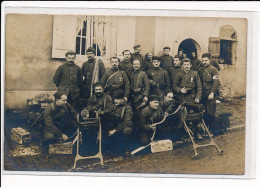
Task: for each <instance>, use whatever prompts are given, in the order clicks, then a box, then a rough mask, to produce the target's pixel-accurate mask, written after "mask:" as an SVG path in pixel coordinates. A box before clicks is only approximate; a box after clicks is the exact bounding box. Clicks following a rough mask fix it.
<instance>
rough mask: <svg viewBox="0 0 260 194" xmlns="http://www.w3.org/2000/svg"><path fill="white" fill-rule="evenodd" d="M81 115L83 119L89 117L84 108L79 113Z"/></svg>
mask: <svg viewBox="0 0 260 194" xmlns="http://www.w3.org/2000/svg"><path fill="white" fill-rule="evenodd" d="M80 115H81V117H82V118H83V120H86V119H87V118H88V117H89V112H88V110H86V109H83V110H82V111H81V113H80Z"/></svg>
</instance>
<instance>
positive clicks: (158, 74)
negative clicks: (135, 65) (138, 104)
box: [147, 56, 170, 95]
mask: <svg viewBox="0 0 260 194" xmlns="http://www.w3.org/2000/svg"><path fill="white" fill-rule="evenodd" d="M160 62H161V58H160V57H156V56H153V68H152V69H150V70H148V72H147V75H148V78H149V79H150V94H156V95H161V94H162V92H163V91H164V90H166V89H167V88H170V79H169V75H168V73H167V71H165V70H164V69H162V68H161V67H160Z"/></svg>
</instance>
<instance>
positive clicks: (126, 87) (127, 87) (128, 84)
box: [122, 72, 130, 98]
mask: <svg viewBox="0 0 260 194" xmlns="http://www.w3.org/2000/svg"><path fill="white" fill-rule="evenodd" d="M122 76H123V79H124V84H125V97H126V98H128V97H129V93H130V82H129V79H128V77H127V75H126V73H125V72H123V75H122Z"/></svg>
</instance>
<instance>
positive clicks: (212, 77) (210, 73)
mask: <svg viewBox="0 0 260 194" xmlns="http://www.w3.org/2000/svg"><path fill="white" fill-rule="evenodd" d="M198 74H199V76H200V80H201V82H202V99H201V103H202V104H203V105H204V106H205V109H206V112H205V114H204V116H205V117H204V118H205V122H206V123H207V124H208V125H209V126H210V129H211V130H212V132H213V133H214V129H212V128H213V125H211V124H212V123H214V118H215V115H216V94H217V91H218V88H219V86H220V81H219V75H218V70H217V69H216V68H215V67H213V66H212V65H211V64H210V53H204V54H203V55H202V66H201V67H200V68H199V70H198Z"/></svg>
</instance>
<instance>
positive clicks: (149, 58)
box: [144, 52, 153, 72]
mask: <svg viewBox="0 0 260 194" xmlns="http://www.w3.org/2000/svg"><path fill="white" fill-rule="evenodd" d="M152 61H153V54H152V53H151V52H149V53H146V55H145V60H144V71H145V72H147V71H148V70H149V69H152V68H153V63H152Z"/></svg>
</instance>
